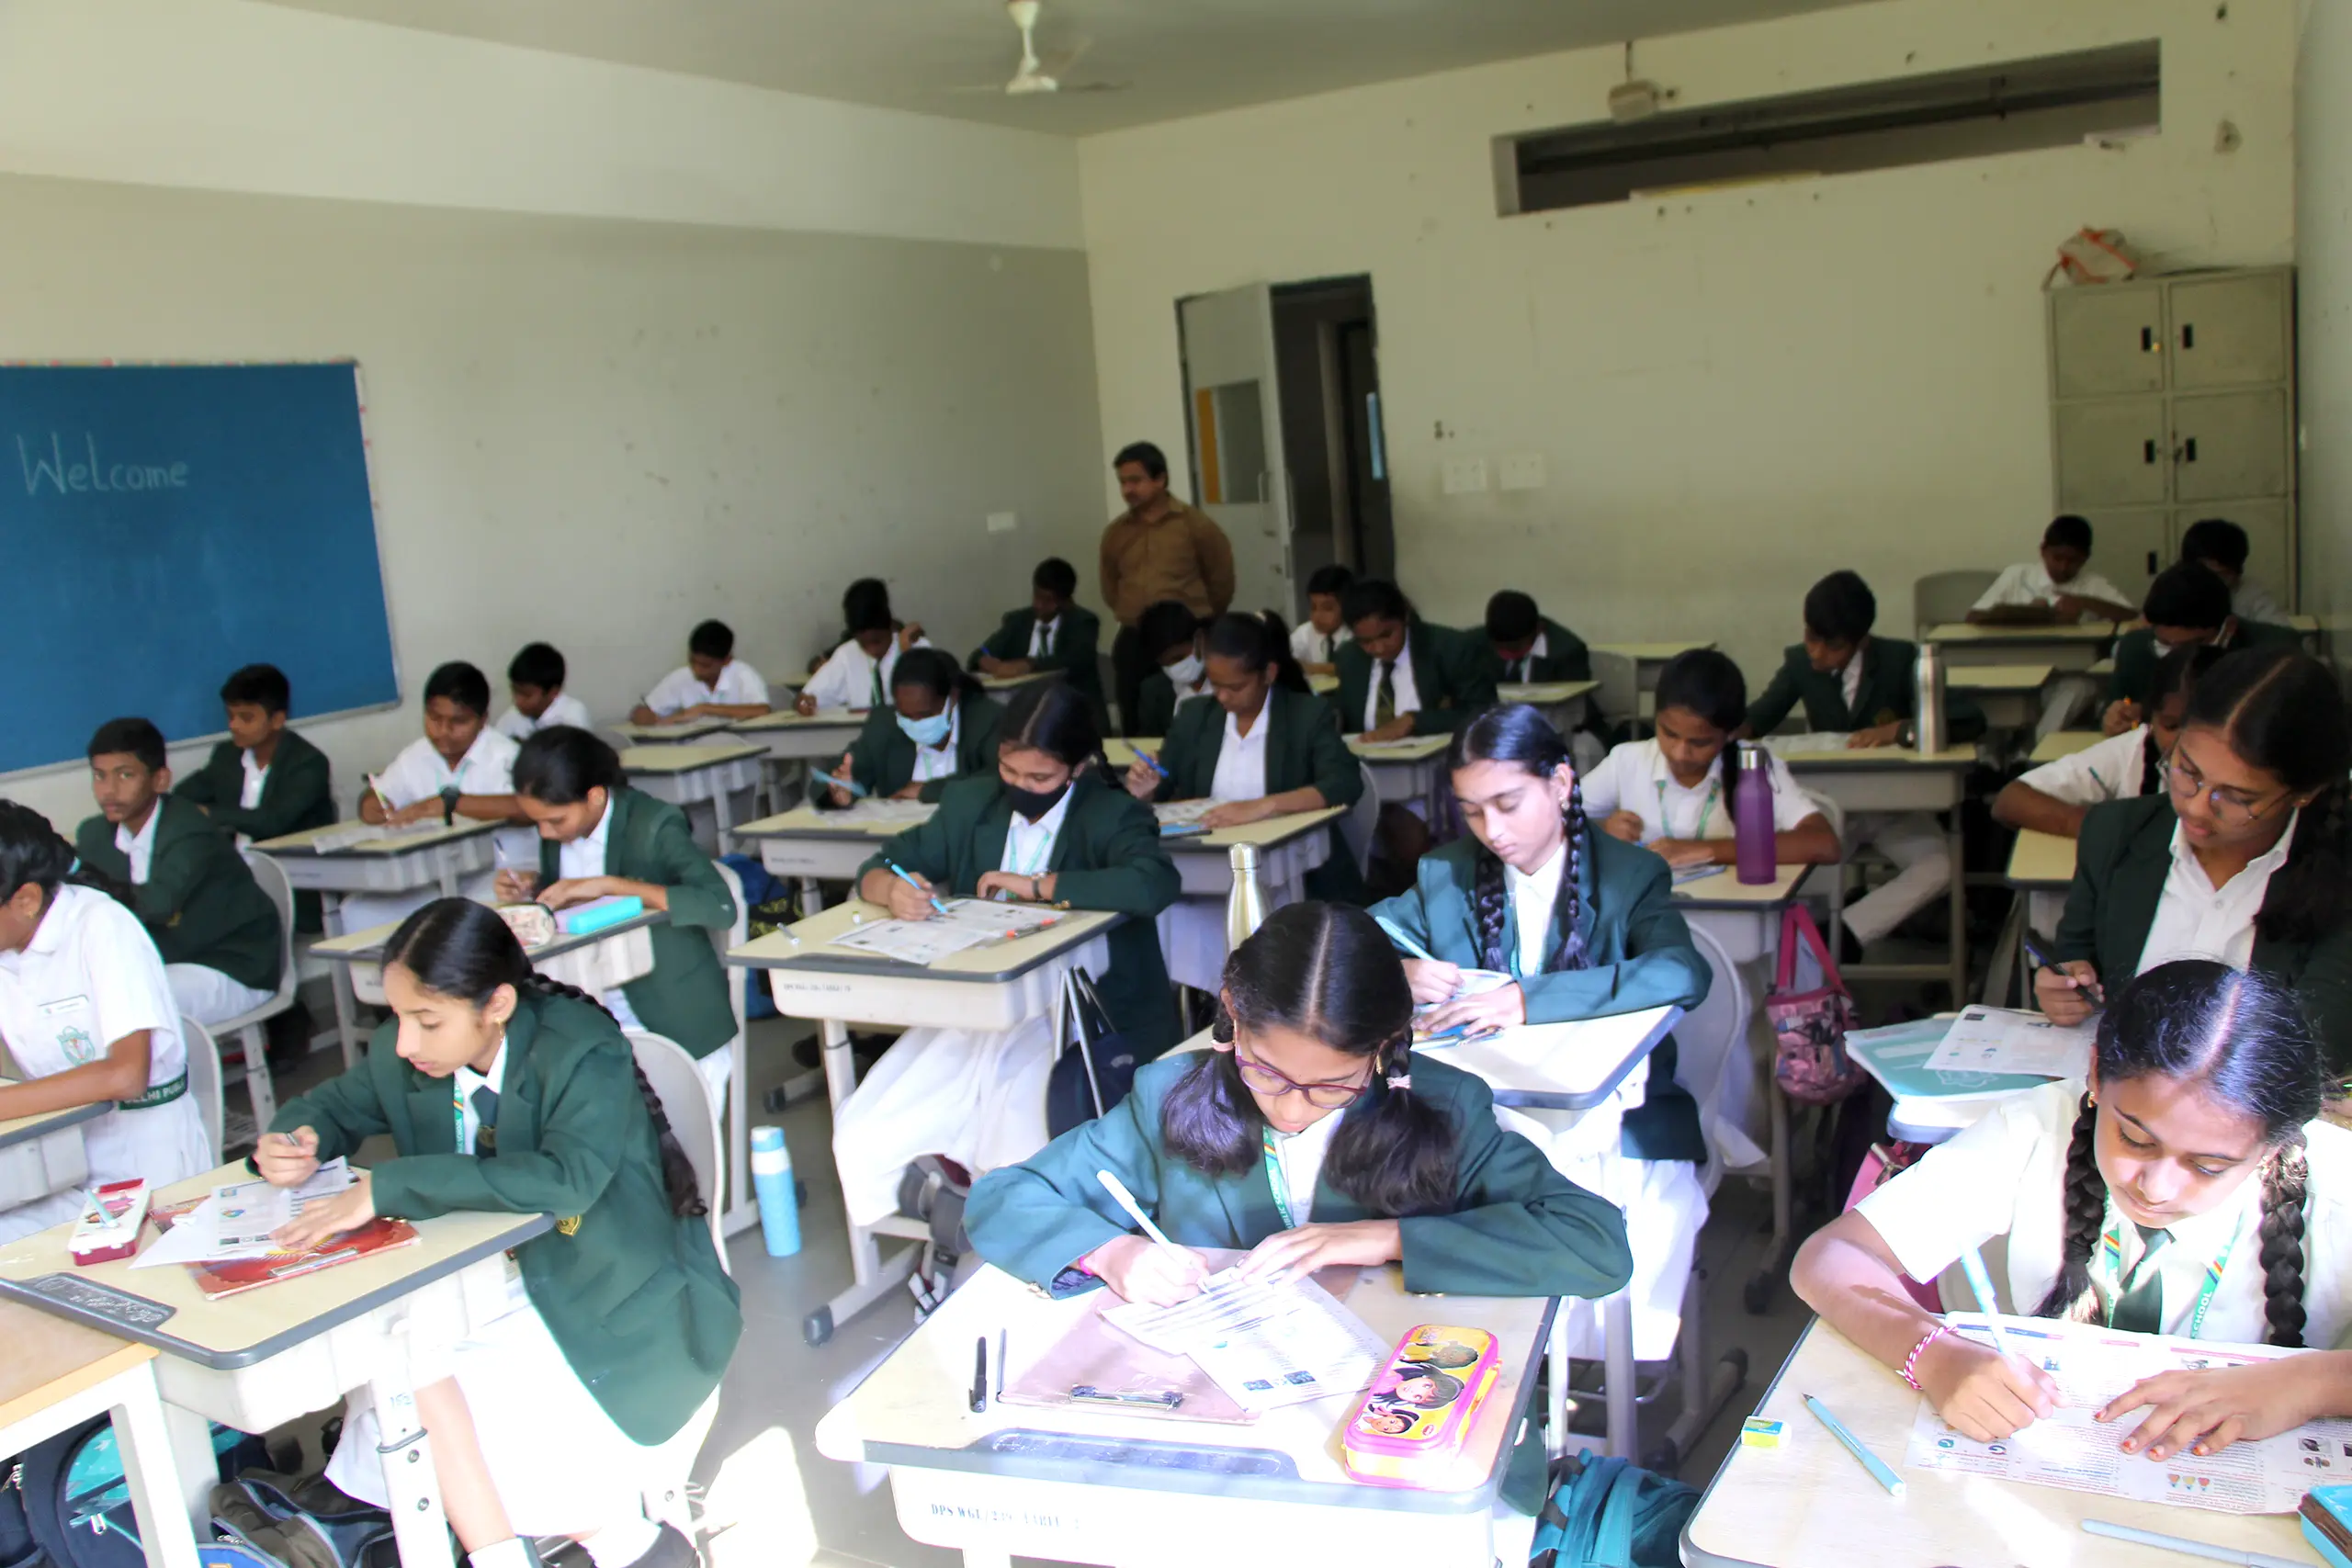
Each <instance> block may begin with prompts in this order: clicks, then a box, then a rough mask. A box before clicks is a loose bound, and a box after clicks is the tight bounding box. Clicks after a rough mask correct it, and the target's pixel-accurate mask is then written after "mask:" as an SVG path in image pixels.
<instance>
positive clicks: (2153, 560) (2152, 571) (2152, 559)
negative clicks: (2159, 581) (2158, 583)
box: [2148, 550, 2156, 577]
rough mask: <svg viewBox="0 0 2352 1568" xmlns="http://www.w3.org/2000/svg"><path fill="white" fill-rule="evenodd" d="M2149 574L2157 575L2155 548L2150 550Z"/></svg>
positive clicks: (2151, 575)
mask: <svg viewBox="0 0 2352 1568" xmlns="http://www.w3.org/2000/svg"><path fill="white" fill-rule="evenodd" d="M2148 575H2149V576H2150V577H2154V576H2155V575H2156V552H2155V551H2154V550H2150V551H2149V552H2148Z"/></svg>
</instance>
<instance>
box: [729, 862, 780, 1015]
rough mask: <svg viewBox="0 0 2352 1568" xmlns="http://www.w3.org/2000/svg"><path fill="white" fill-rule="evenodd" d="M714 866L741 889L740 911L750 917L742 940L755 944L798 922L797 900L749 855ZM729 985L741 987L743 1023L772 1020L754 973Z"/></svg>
mask: <svg viewBox="0 0 2352 1568" xmlns="http://www.w3.org/2000/svg"><path fill="white" fill-rule="evenodd" d="M718 863H719V864H721V865H723V866H725V867H726V868H727V869H728V870H729V871H731V872H733V873H734V874H735V880H736V881H738V882H740V883H741V884H742V885H743V907H744V908H745V909H746V910H747V911H748V912H749V915H750V920H749V923H748V925H747V927H746V940H750V941H755V940H757V939H758V938H760V937H763V936H765V935H767V934H768V933H769V932H770V931H782V930H783V929H784V928H785V927H786V926H788V925H790V924H792V923H793V922H794V921H795V920H797V919H799V918H800V897H799V894H798V893H797V891H795V889H794V888H793V886H792V884H790V883H788V882H786V881H785V880H784V879H783V878H781V877H779V876H776V875H775V874H773V873H772V872H770V871H769V870H768V868H767V867H766V866H764V865H762V864H761V863H759V862H758V861H756V860H753V859H752V857H751V856H750V855H721V856H719V857H718ZM729 984H730V985H737V986H741V987H743V1016H744V1017H745V1018H746V1019H753V1018H774V1017H775V998H774V997H773V996H771V995H769V993H768V988H767V986H766V985H765V983H763V981H762V980H761V978H760V972H759V971H758V970H756V969H746V970H744V971H743V972H742V973H741V975H738V976H734V977H733V978H732V979H731V980H730V981H729Z"/></svg>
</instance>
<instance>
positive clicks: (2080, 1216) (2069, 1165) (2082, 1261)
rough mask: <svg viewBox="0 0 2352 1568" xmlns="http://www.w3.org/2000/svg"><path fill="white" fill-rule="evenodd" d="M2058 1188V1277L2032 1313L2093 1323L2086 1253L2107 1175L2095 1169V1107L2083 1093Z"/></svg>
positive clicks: (2100, 1217)
mask: <svg viewBox="0 0 2352 1568" xmlns="http://www.w3.org/2000/svg"><path fill="white" fill-rule="evenodd" d="M2059 1191H2060V1192H2061V1193H2062V1194H2064V1201H2065V1205H2066V1225H2065V1231H2064V1246H2063V1247H2062V1248H2061V1249H2060V1251H2059V1254H2058V1278H2057V1279H2055V1280H2052V1281H2051V1282H2050V1293H2049V1294H2048V1295H2046V1296H2044V1297H2042V1298H2041V1305H2040V1306H2038V1307H2035V1308H2034V1309H2033V1315H2034V1316H2036V1317H2064V1318H2069V1319H2072V1320H2073V1321H2074V1322H2076V1323H2094V1322H2097V1321H2098V1292H2096V1291H2094V1290H2092V1289H2091V1253H2092V1252H2093V1251H2094V1250H2095V1249H2097V1247H2098V1237H2099V1229H2100V1226H2101V1225H2102V1224H2105V1223H2106V1219H2107V1178H2105V1177H2104V1176H2101V1175H2100V1174H2099V1171H2098V1106H2097V1105H2095V1104H2094V1103H2093V1102H2092V1100H2091V1097H2090V1096H2089V1095H2087V1094H2086V1095H2084V1096H2083V1103H2082V1109H2081V1110H2080V1111H2077V1112H2076V1113H2075V1132H2074V1136H2073V1138H2072V1139H2071V1140H2069V1141H2068V1143H2067V1145H2066V1179H2065V1180H2064V1183H2063V1184H2062V1185H2061V1186H2060V1188H2059Z"/></svg>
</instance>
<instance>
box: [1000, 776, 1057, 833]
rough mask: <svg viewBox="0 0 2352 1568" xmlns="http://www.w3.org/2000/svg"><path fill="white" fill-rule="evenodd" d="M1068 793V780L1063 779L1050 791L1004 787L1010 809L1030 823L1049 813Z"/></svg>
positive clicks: (1007, 785) (1011, 786)
mask: <svg viewBox="0 0 2352 1568" xmlns="http://www.w3.org/2000/svg"><path fill="white" fill-rule="evenodd" d="M1067 794H1069V780H1068V779H1064V780H1063V781H1062V782H1061V783H1060V784H1057V785H1056V786H1055V787H1054V788H1052V789H1021V788H1019V787H1017V786H1015V785H1012V784H1006V785H1005V786H1004V796H1005V798H1006V799H1007V800H1010V801H1011V802H1012V809H1014V810H1015V811H1018V812H1019V813H1021V815H1022V816H1023V818H1027V819H1028V820H1029V821H1032V822H1035V820H1037V818H1040V817H1043V816H1044V815H1045V814H1046V812H1048V811H1051V810H1052V809H1053V808H1054V807H1055V805H1056V804H1057V802H1059V801H1060V799H1061V797H1062V796H1063V795H1067Z"/></svg>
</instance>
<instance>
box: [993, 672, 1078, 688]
mask: <svg viewBox="0 0 2352 1568" xmlns="http://www.w3.org/2000/svg"><path fill="white" fill-rule="evenodd" d="M1061 678H1062V671H1058V670H1032V671H1029V672H1028V673H1027V674H1025V675H983V676H981V677H980V686H981V688H982V689H983V690H985V691H989V692H1017V691H1019V690H1020V689H1021V688H1022V687H1023V686H1034V685H1036V684H1037V683H1038V682H1041V681H1058V680H1060V679H1061Z"/></svg>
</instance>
